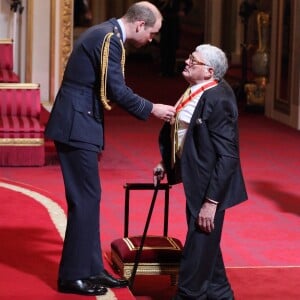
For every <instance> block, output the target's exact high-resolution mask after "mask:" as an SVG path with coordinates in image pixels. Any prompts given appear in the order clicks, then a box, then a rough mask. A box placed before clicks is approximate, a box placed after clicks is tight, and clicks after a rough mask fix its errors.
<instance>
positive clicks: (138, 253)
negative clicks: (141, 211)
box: [129, 180, 160, 289]
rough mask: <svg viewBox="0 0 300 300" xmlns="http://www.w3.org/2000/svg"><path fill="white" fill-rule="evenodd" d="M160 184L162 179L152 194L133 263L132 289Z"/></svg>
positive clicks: (130, 284)
mask: <svg viewBox="0 0 300 300" xmlns="http://www.w3.org/2000/svg"><path fill="white" fill-rule="evenodd" d="M159 185H160V180H157V184H156V185H155V186H154V193H153V196H152V201H151V205H150V209H149V212H148V217H147V221H146V224H145V228H144V232H143V236H142V239H141V243H140V247H139V249H138V251H137V253H136V255H135V260H134V265H133V269H132V273H131V277H130V279H129V288H130V289H132V287H133V283H134V279H135V275H136V271H137V268H138V264H139V261H140V258H141V254H142V251H143V247H144V243H145V239H146V236H147V231H148V227H149V224H150V220H151V216H152V212H153V208H154V204H155V201H156V197H157V193H158V190H159Z"/></svg>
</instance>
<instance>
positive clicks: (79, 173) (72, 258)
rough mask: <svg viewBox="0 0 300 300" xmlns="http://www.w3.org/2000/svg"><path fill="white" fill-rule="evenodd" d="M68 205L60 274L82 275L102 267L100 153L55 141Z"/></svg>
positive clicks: (67, 277)
mask: <svg viewBox="0 0 300 300" xmlns="http://www.w3.org/2000/svg"><path fill="white" fill-rule="evenodd" d="M55 146H56V149H57V152H58V156H59V160H60V165H61V170H62V174H63V179H64V185H65V195H66V200H67V205H68V211H67V228H66V233H65V238H64V243H63V250H62V256H61V261H60V266H59V278H60V279H63V280H76V279H83V278H87V277H89V276H94V275H98V274H100V273H101V272H102V271H103V269H104V267H103V260H102V251H101V244H100V230H99V223H100V220H99V216H100V198H101V185H100V177H99V168H98V153H97V152H94V151H87V150H84V149H78V148H75V147H71V146H68V145H65V144H62V143H58V142H55Z"/></svg>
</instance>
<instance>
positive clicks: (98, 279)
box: [88, 270, 128, 288]
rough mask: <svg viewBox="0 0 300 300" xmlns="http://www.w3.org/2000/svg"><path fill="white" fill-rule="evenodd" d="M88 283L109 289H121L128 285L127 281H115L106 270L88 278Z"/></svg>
mask: <svg viewBox="0 0 300 300" xmlns="http://www.w3.org/2000/svg"><path fill="white" fill-rule="evenodd" d="M88 279H89V281H90V282H92V283H96V284H100V285H103V286H106V287H109V288H122V287H126V286H127V285H128V280H126V279H117V278H114V277H113V276H112V275H110V274H109V273H108V272H107V271H106V270H104V271H103V272H102V273H101V274H99V275H96V276H91V277H89V278H88Z"/></svg>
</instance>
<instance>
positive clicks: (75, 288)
mask: <svg viewBox="0 0 300 300" xmlns="http://www.w3.org/2000/svg"><path fill="white" fill-rule="evenodd" d="M58 291H59V292H61V293H70V294H79V295H87V296H96V295H105V294H106V292H107V288H106V287H103V286H101V285H99V284H97V283H94V282H91V281H89V280H87V279H78V280H60V279H59V280H58Z"/></svg>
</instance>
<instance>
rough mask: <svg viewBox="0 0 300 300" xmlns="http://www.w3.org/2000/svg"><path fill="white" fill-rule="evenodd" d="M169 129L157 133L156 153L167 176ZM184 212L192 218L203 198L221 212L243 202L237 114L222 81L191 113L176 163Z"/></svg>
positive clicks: (208, 91)
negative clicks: (185, 210) (184, 203)
mask: <svg viewBox="0 0 300 300" xmlns="http://www.w3.org/2000/svg"><path fill="white" fill-rule="evenodd" d="M170 141H171V140H170V125H169V124H168V123H165V125H164V126H163V128H162V130H161V132H160V138H159V142H160V149H161V153H162V157H163V161H164V163H165V167H166V170H167V174H168V173H169V174H170V157H171V155H170V153H171V142H170ZM180 168H181V176H182V183H183V186H184V191H185V195H186V201H187V208H188V210H189V212H190V213H191V214H192V215H193V216H194V217H195V218H196V217H197V216H198V213H199V211H200V208H201V206H202V203H203V200H205V198H206V197H208V198H211V199H213V200H216V201H218V202H219V205H218V209H219V210H224V209H226V208H228V207H231V206H233V205H236V204H238V203H240V202H242V201H244V200H246V199H247V193H246V188H245V184H244V179H243V175H242V171H241V165H240V157H239V137H238V110H237V105H236V100H235V96H234V93H233V91H232V89H231V88H230V87H229V85H228V84H227V83H226V82H225V81H221V82H220V83H219V84H218V85H217V86H216V87H213V88H211V89H209V90H207V91H205V92H204V93H203V94H202V96H201V98H200V100H199V102H198V104H197V106H196V108H195V111H194V113H193V116H192V119H191V122H190V125H189V128H188V130H187V133H186V137H185V142H184V146H183V150H182V156H181V160H180Z"/></svg>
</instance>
